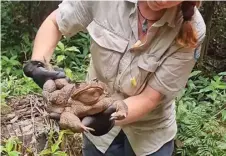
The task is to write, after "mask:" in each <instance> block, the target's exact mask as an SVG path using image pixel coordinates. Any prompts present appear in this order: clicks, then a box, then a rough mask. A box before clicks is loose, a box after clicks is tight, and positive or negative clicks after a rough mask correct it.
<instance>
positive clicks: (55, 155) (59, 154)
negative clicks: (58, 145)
mask: <svg viewBox="0 0 226 156" xmlns="http://www.w3.org/2000/svg"><path fill="white" fill-rule="evenodd" d="M53 155H54V156H67V154H66V153H65V152H63V151H57V152H56V153H54V154H53Z"/></svg>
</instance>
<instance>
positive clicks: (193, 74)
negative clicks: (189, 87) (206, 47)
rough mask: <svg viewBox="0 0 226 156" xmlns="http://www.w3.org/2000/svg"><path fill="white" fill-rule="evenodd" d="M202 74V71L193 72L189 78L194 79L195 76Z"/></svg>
mask: <svg viewBox="0 0 226 156" xmlns="http://www.w3.org/2000/svg"><path fill="white" fill-rule="evenodd" d="M201 72H202V71H193V72H192V73H191V74H190V76H189V78H191V77H194V76H196V75H198V74H200V73H201Z"/></svg>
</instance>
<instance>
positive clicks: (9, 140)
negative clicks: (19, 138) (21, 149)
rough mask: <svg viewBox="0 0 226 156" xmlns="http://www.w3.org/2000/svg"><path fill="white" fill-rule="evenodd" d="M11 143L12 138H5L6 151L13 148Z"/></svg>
mask: <svg viewBox="0 0 226 156" xmlns="http://www.w3.org/2000/svg"><path fill="white" fill-rule="evenodd" d="M13 144H14V140H13V138H9V139H8V140H7V142H6V145H5V147H6V151H7V152H8V153H9V152H10V151H12V149H13Z"/></svg>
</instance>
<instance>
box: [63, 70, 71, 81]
mask: <svg viewBox="0 0 226 156" xmlns="http://www.w3.org/2000/svg"><path fill="white" fill-rule="evenodd" d="M64 71H65V74H66V76H67V77H69V78H70V79H72V77H73V75H72V71H71V69H69V68H65V69H64Z"/></svg>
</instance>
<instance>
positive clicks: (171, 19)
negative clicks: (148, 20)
mask: <svg viewBox="0 0 226 156" xmlns="http://www.w3.org/2000/svg"><path fill="white" fill-rule="evenodd" d="M177 13H178V6H174V7H171V8H168V9H167V10H166V12H165V13H164V15H163V16H162V18H161V19H160V20H158V21H157V22H155V23H154V24H153V26H154V27H161V26H163V25H164V24H166V23H168V26H170V27H175V22H176V17H177Z"/></svg>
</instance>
